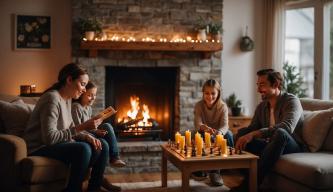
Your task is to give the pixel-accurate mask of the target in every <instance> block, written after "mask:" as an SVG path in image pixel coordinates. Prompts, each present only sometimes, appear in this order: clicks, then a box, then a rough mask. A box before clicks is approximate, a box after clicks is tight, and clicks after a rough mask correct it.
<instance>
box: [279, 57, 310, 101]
mask: <svg viewBox="0 0 333 192" xmlns="http://www.w3.org/2000/svg"><path fill="white" fill-rule="evenodd" d="M283 90H284V91H286V92H288V93H292V94H294V95H296V96H297V97H299V98H303V97H307V95H306V89H305V88H304V79H303V76H302V75H301V73H299V72H298V70H297V68H296V66H293V65H291V64H289V63H288V62H286V63H285V64H284V65H283Z"/></svg>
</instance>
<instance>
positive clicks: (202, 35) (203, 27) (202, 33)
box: [195, 16, 208, 41]
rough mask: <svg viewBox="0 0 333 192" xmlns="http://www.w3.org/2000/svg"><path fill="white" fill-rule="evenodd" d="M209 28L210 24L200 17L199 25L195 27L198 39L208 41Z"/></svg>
mask: <svg viewBox="0 0 333 192" xmlns="http://www.w3.org/2000/svg"><path fill="white" fill-rule="evenodd" d="M207 27H208V24H207V23H206V22H205V20H204V19H203V18H202V17H201V16H200V17H199V20H198V23H197V25H196V27H195V29H196V31H197V32H198V34H197V39H198V40H199V41H206V39H207Z"/></svg>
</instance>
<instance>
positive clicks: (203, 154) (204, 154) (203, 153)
mask: <svg viewBox="0 0 333 192" xmlns="http://www.w3.org/2000/svg"><path fill="white" fill-rule="evenodd" d="M202 156H206V151H205V148H202Z"/></svg>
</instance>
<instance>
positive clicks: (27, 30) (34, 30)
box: [14, 15, 51, 50]
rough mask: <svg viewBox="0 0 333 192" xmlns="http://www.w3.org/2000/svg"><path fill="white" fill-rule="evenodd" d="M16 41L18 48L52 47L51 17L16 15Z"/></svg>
mask: <svg viewBox="0 0 333 192" xmlns="http://www.w3.org/2000/svg"><path fill="white" fill-rule="evenodd" d="M14 39H15V41H14V42H15V43H14V48H15V49H16V50H18V49H25V50H30V49H50V48H51V17H50V16H33V15H15V37H14Z"/></svg>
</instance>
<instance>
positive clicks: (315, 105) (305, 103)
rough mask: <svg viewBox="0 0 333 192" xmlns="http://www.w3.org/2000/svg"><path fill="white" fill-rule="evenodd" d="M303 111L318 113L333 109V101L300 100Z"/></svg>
mask: <svg viewBox="0 0 333 192" xmlns="http://www.w3.org/2000/svg"><path fill="white" fill-rule="evenodd" d="M300 101H301V104H302V107H303V110H306V111H317V110H325V109H330V108H333V101H326V100H320V99H307V98H301V99H300Z"/></svg>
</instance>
